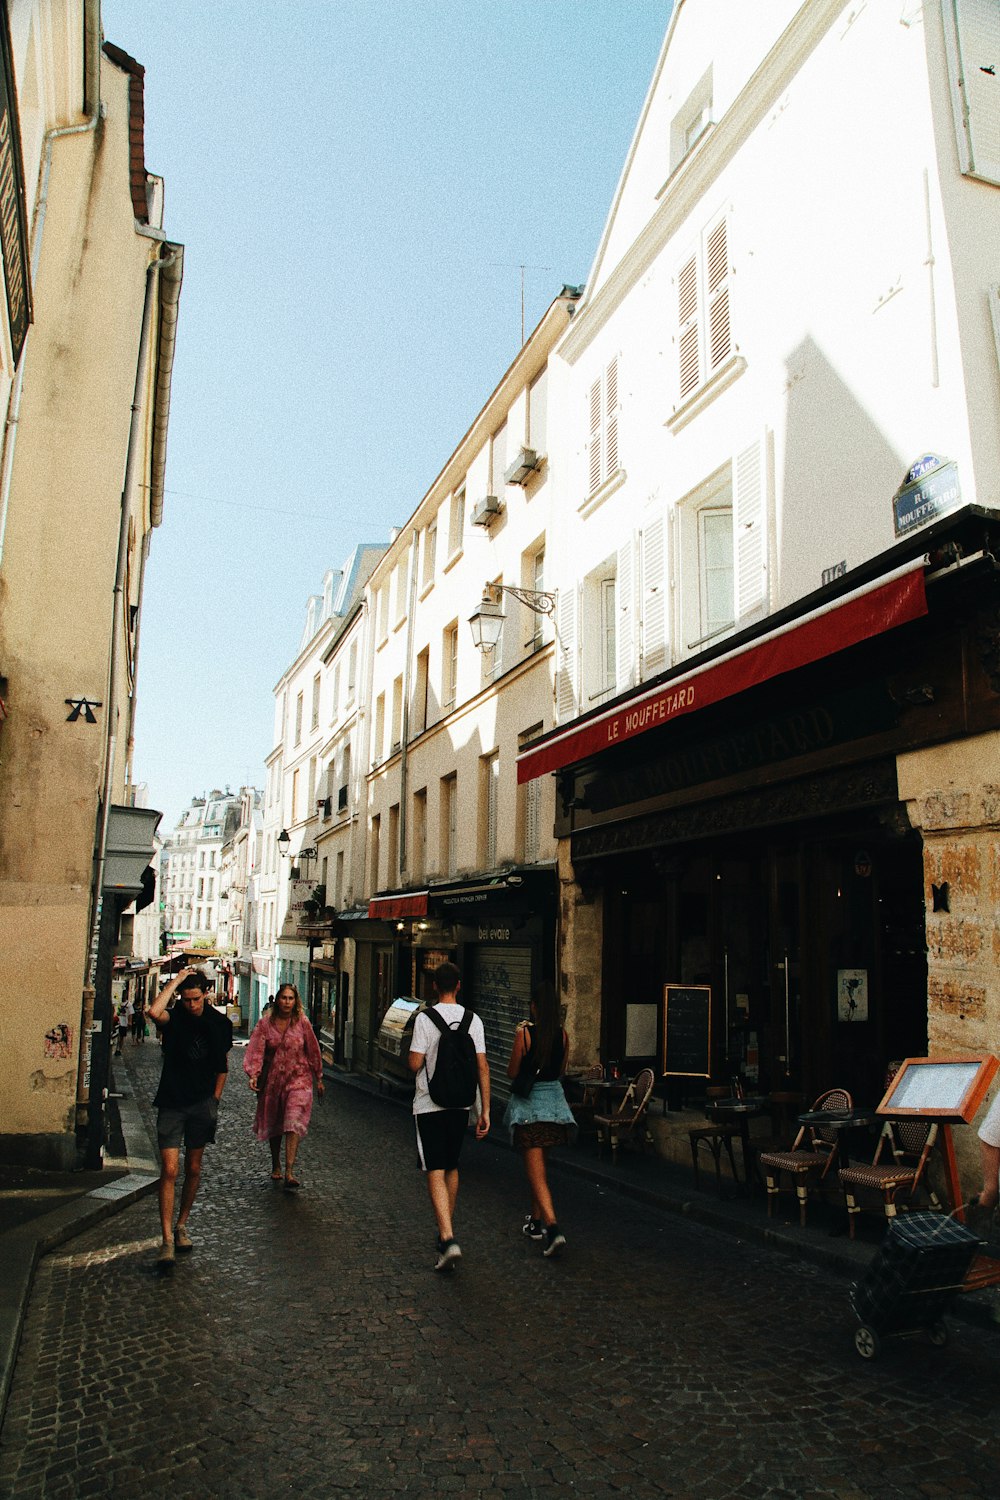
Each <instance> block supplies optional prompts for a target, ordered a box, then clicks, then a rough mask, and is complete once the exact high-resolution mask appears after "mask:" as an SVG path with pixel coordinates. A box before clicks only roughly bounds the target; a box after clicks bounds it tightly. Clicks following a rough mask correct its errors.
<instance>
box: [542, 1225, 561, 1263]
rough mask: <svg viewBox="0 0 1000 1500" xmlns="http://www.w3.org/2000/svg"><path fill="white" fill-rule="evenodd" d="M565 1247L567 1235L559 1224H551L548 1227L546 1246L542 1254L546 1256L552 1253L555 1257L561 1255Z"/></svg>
mask: <svg viewBox="0 0 1000 1500" xmlns="http://www.w3.org/2000/svg"><path fill="white" fill-rule="evenodd" d="M565 1248H566V1236H565V1235H564V1234H563V1232H562V1230H561V1229H560V1228H559V1225H558V1224H550V1225H549V1227H548V1229H546V1231H545V1248H544V1250H543V1251H542V1254H543V1255H544V1256H550V1255H551V1256H553V1257H555V1256H557V1255H561V1254H562V1252H563V1250H565Z"/></svg>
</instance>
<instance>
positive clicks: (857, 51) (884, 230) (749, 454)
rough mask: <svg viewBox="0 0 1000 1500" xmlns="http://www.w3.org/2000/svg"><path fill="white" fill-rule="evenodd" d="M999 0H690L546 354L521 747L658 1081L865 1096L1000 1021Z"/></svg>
mask: <svg viewBox="0 0 1000 1500" xmlns="http://www.w3.org/2000/svg"><path fill="white" fill-rule="evenodd" d="M998 14H1000V13H998V12H997V10H996V7H995V6H992V5H987V4H982V3H978V0H970V3H968V4H966V3H958V4H951V3H948V4H937V3H932V4H924V5H920V4H916V3H914V4H904V5H899V6H896V5H893V6H877V5H875V6H873V5H869V6H857V5H851V6H847V5H843V4H841V3H835V0H809V3H808V4H799V3H795V0H784V3H777V4H774V5H770V6H767V7H760V6H746V5H742V4H739V3H737V0H699V3H694V0H679V3H678V4H676V5H675V7H674V11H673V15H672V19H671V23H670V28H669V31H668V34H667V38H666V41H665V44H664V49H663V52H662V54H661V58H660V61H659V63H658V66H657V69H656V74H655V77H654V80H653V84H652V86H651V89H650V92H649V95H648V97H647V100H646V104H645V107H644V110H643V114H642V117H641V120H640V122H639V126H638V129H637V132H636V136H635V139H634V141H633V145H632V148H631V151H630V154H629V158H628V161H627V163H626V167H625V171H624V173H623V176H622V180H621V183H620V185H619V188H618V192H617V194H616V197H615V201H614V204H613V206H612V210H611V214H610V217H609V220H608V224H607V227H606V230H605V233H604V236H603V239H602V243H601V246H600V248H599V251H598V255H597V258H596V262H595V265H594V268H593V272H592V275H591V279H590V281H589V283H588V286H587V290H586V293H585V295H584V297H583V298H582V300H581V304H580V307H579V309H578V311H577V313H576V316H575V317H574V320H573V323H572V325H571V327H570V328H569V330H568V332H567V334H566V336H565V338H564V339H563V341H562V343H561V345H560V348H559V351H558V356H557V359H556V360H555V361H554V362H553V368H552V382H551V389H552V392H553V402H552V410H551V413H550V419H549V434H550V443H551V448H552V452H553V454H554V455H556V457H557V458H558V460H559V464H558V471H557V473H556V475H555V484H556V487H557V497H556V500H555V505H556V510H557V513H558V515H559V518H560V520H559V538H560V543H561V545H560V547H559V548H558V550H556V549H551V557H552V562H551V568H550V570H549V576H550V579H551V583H552V585H553V586H554V587H555V588H556V590H557V591H558V595H559V615H558V619H559V636H560V643H561V646H562V654H561V657H560V663H559V674H558V678H557V683H556V699H557V709H558V718H559V727H558V728H557V729H556V730H555V731H554V732H553V733H551V734H549V735H547V736H546V737H545V739H544V740H543V741H542V743H541V744H540V745H538V746H536V747H532V748H531V749H529V750H528V751H526V752H525V753H523V754H522V756H521V758H520V761H519V776H520V777H521V778H522V781H523V782H525V783H530V781H531V780H532V779H534V778H535V777H537V776H544V777H546V778H548V777H549V775H550V774H551V773H555V775H556V778H557V782H558V787H559V794H558V797H557V832H558V834H559V847H560V873H561V878H562V881H563V889H564V892H565V893H566V900H565V901H564V923H563V928H562V948H561V972H560V986H561V990H562V993H563V995H564V996H565V998H566V1000H567V1003H568V1008H569V1024H570V1029H571V1031H573V1033H574V1035H575V1036H576V1037H577V1040H578V1044H579V1045H580V1046H581V1047H582V1048H583V1050H584V1051H586V1053H587V1054H588V1055H589V1056H592V1057H596V1056H601V1057H603V1058H605V1059H608V1058H612V1059H618V1058H621V1059H623V1060H624V1061H626V1062H627V1064H628V1065H629V1066H630V1067H632V1066H634V1065H638V1064H639V1063H641V1062H647V1061H648V1062H652V1063H654V1064H655V1065H656V1067H657V1069H658V1071H660V1072H661V1073H663V1074H665V1075H666V1076H667V1077H668V1078H677V1079H678V1082H677V1083H676V1084H672V1085H671V1087H672V1090H673V1092H674V1094H675V1095H677V1096H678V1097H680V1096H681V1095H682V1093H683V1083H682V1081H681V1080H682V1077H683V1075H685V1074H687V1073H691V1074H694V1075H697V1076H699V1077H701V1078H702V1081H704V1078H705V1077H706V1076H712V1077H723V1078H728V1077H730V1076H731V1075H732V1074H733V1073H737V1072H738V1073H742V1074H743V1075H744V1076H745V1077H746V1078H747V1079H748V1080H749V1081H751V1082H752V1083H754V1084H757V1085H759V1086H766V1087H770V1088H771V1089H782V1088H784V1089H788V1088H792V1087H794V1088H797V1089H801V1090H802V1091H804V1092H805V1093H806V1094H807V1095H811V1094H813V1093H816V1092H818V1091H819V1089H821V1088H822V1087H825V1086H830V1085H833V1084H846V1086H848V1087H850V1088H851V1089H852V1090H853V1091H855V1092H856V1094H857V1096H858V1097H860V1098H863V1099H865V1100H866V1101H867V1100H871V1099H873V1098H874V1099H877V1098H879V1097H880V1093H881V1084H882V1081H883V1078H884V1075H885V1071H886V1068H887V1066H888V1064H889V1062H890V1060H891V1059H894V1058H896V1057H901V1056H906V1055H920V1054H923V1053H924V1052H926V1051H927V1048H928V1046H934V1047H935V1048H940V1049H945V1050H951V1051H969V1050H975V1048H976V1047H982V1046H983V1045H984V1043H986V1042H988V1041H989V1039H990V1038H991V1037H993V1038H995V1035H996V1031H997V1026H998V1024H1000V989H998V986H997V981H996V977H995V964H992V968H991V960H990V959H989V954H991V953H995V952H996V951H997V946H996V945H997V943H998V942H1000V883H998V879H997V867H996V860H995V836H996V805H995V798H993V797H992V795H991V793H990V791H989V788H990V786H991V785H993V784H994V781H995V768H996V765H997V764H998V763H1000V740H998V739H997V729H998V727H1000V696H998V693H1000V674H998V672H997V626H996V621H997V618H998V616H997V613H996V611H997V591H996V575H995V572H994V571H993V569H992V564H991V563H990V560H989V559H990V557H991V555H992V554H993V552H994V550H995V545H996V539H997V530H996V517H997V513H998V511H1000V479H998V468H997V455H998V453H1000V375H998V328H1000V318H998V300H997V299H998V290H997V288H998V283H1000V259H998V251H997V246H998V245H1000V187H998V183H1000V171H998V166H1000V135H998V132H1000V98H998V93H997V84H996V81H995V78H994V76H993V74H992V73H991V72H990V69H989V67H988V65H987V63H984V62H983V61H982V60H983V59H985V58H987V54H990V56H992V55H993V52H991V48H992V49H993V51H994V52H995V45H996V42H997V34H998V26H1000V22H998V19H997V17H998ZM959 574H960V575H961V579H962V582H961V583H958V581H957V579H958V577H959ZM991 767H992V768H993V769H992V770H991V769H990V768H991ZM949 871H950V872H952V878H951V880H950V881H949V878H948V872H949ZM958 872H961V874H959V873H958ZM942 886H950V890H949V893H948V896H947V897H942V896H941V894H940V892H941V888H942ZM935 890H936V891H937V892H938V895H936V896H935V895H934V894H933V893H934V891H935ZM946 900H947V901H949V902H950V913H948V912H946V911H945V909H944V906H943V905H942V904H941V903H942V902H943V901H946ZM925 949H928V950H929V953H928V957H927V958H925ZM671 985H672V986H675V987H687V988H688V989H696V990H698V991H700V992H702V993H703V994H704V996H705V997H706V998H705V1004H706V1007H707V1009H706V1017H710V1021H711V1027H710V1030H709V1029H708V1027H707V1026H706V1030H705V1040H704V1046H703V1048H702V1051H703V1053H704V1055H703V1056H701V1057H700V1058H697V1059H694V1058H690V1057H678V1056H676V1055H673V1056H672V1055H670V1049H669V1037H668V1034H667V1029H666V1026H665V1020H664V1017H665V1013H666V1006H665V999H666V990H667V986H671ZM848 996H851V997H854V998H855V999H857V997H858V996H862V997H863V1001H862V1002H861V1003H856V1004H855V1006H854V1008H853V1009H851V1008H850V1007H849V1006H848V1005H847V1003H846V999H847V997H848Z"/></svg>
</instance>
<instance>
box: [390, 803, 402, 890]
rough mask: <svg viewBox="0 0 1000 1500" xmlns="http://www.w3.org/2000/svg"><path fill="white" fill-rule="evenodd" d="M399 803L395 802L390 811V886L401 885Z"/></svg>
mask: <svg viewBox="0 0 1000 1500" xmlns="http://www.w3.org/2000/svg"><path fill="white" fill-rule="evenodd" d="M399 854H400V850H399V803H398V802H394V803H393V804H392V806H391V807H390V809H389V874H388V877H387V878H388V883H389V885H390V886H396V885H398V884H399Z"/></svg>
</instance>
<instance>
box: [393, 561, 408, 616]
mask: <svg viewBox="0 0 1000 1500" xmlns="http://www.w3.org/2000/svg"><path fill="white" fill-rule="evenodd" d="M409 572H410V569H409V560H408V558H407V557H403V558H402V559H401V560H400V561H399V562H398V563H397V564H396V566H395V568H394V569H393V571H392V582H393V590H394V592H395V595H396V607H395V609H394V611H393V628H395V627H396V626H399V625H402V623H403V621H404V620H405V619H406V586H407V582H408V580H409Z"/></svg>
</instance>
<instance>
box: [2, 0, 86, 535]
mask: <svg viewBox="0 0 1000 1500" xmlns="http://www.w3.org/2000/svg"><path fill="white" fill-rule="evenodd" d="M100 11H101V7H100V0H86V6H85V13H84V22H83V28H84V56H85V63H84V100H83V107H84V110H85V111H86V113H85V114H84V118H83V119H82V120H81V121H80V122H79V123H78V124H76V125H59V126H56V128H55V129H54V130H48V131H46V133H45V140H44V150H43V153H42V169H41V173H40V176H39V188H38V197H37V198H36V199H35V212H34V218H33V221H32V225H31V278H30V286H29V293H30V290H31V288H33V287H34V285H35V282H36V280H37V277H38V262H39V260H40V259H41V254H42V231H43V229H44V228H45V215H46V213H47V211H48V206H49V177H50V175H51V172H52V142H53V141H57V140H61V139H62V137H63V136H67V135H88V134H89V133H90V132H91V131H92V130H94V129H95V128H96V126H97V122H98V120H99V119H101V118H102V116H103V110H102V107H101V103H100V99H101V88H100V80H101V20H100ZM25 348H27V340H25ZM23 383H24V349H22V350H21V358H20V359H19V360H18V365H17V374H16V376H15V378H14V384H13V386H12V388H11V393H10V396H9V398H8V401H7V419H6V421H5V423H4V430H3V452H2V455H0V561H2V560H3V549H4V540H5V537H6V534H7V512H8V509H9V507H10V489H11V482H12V479H13V475H14V447H15V444H16V442H17V424H18V421H19V419H20V415H21V389H22V386H23Z"/></svg>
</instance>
